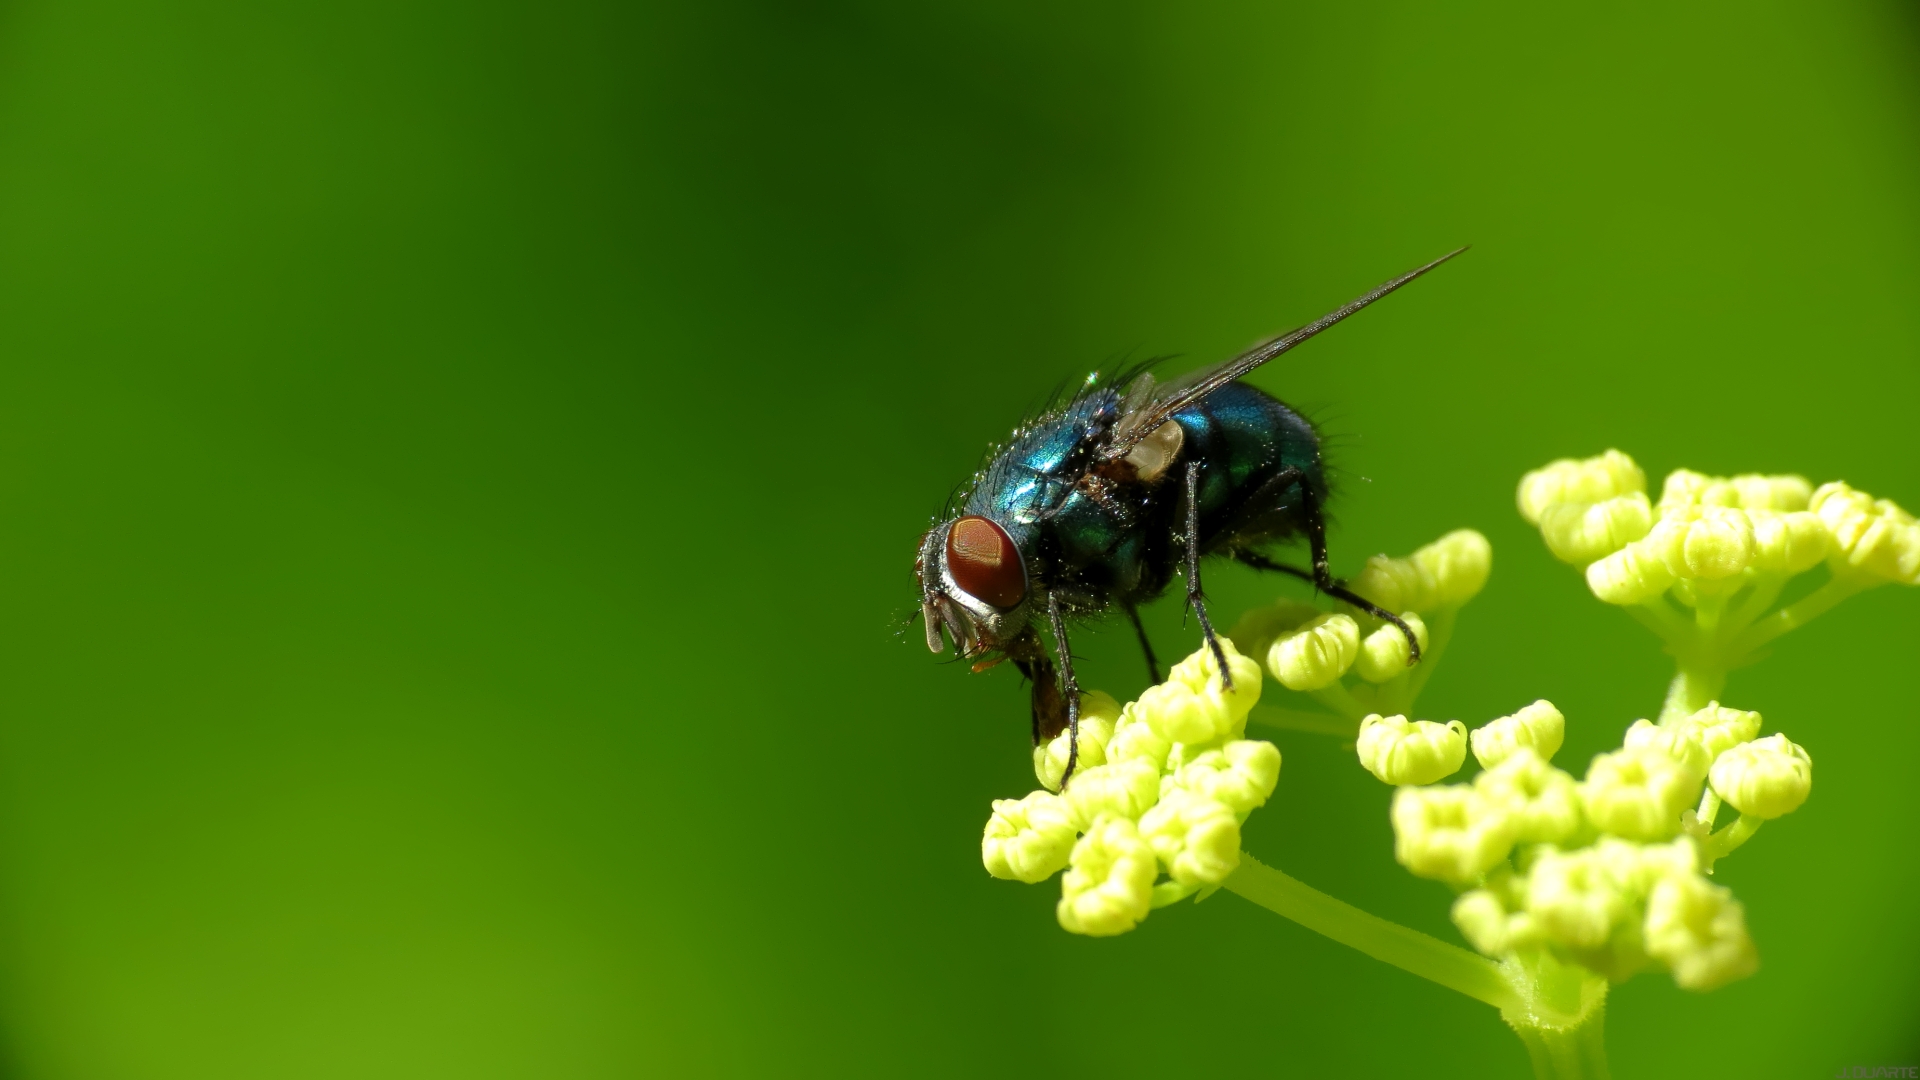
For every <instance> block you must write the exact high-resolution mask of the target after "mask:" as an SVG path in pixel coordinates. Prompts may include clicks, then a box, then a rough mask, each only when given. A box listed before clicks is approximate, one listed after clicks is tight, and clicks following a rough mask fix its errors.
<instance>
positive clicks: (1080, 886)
mask: <svg viewBox="0 0 1920 1080" xmlns="http://www.w3.org/2000/svg"><path fill="white" fill-rule="evenodd" d="M1074 786H1076V787H1077V786H1079V780H1078V779H1077V778H1076V779H1075V781H1074ZM1159 875H1160V866H1159V861H1158V860H1157V859H1155V858H1154V855H1153V848H1152V847H1151V846H1150V845H1149V844H1148V843H1147V841H1146V839H1145V838H1144V837H1142V836H1141V835H1140V831H1139V829H1138V828H1136V827H1135V825H1134V823H1133V821H1132V820H1131V819H1128V818H1124V817H1101V818H1100V819H1098V820H1096V821H1095V822H1094V823H1093V824H1092V826H1091V827H1089V828H1088V829H1087V834H1086V835H1085V836H1083V837H1081V838H1080V842H1079V843H1078V844H1075V845H1074V846H1073V857H1072V860H1071V864H1070V865H1069V866H1068V867H1067V872H1066V874H1065V875H1064V876H1062V877H1061V879H1060V903H1059V906H1057V907H1056V908H1055V909H1054V914H1055V916H1056V917H1057V918H1058V919H1059V920H1060V926H1061V928H1062V929H1065V930H1067V931H1070V932H1072V933H1075V934H1086V935H1088V936H1090V937H1111V936H1113V935H1115V934H1124V933H1126V932H1127V931H1129V930H1131V929H1133V928H1134V927H1135V926H1137V925H1139V923H1140V920H1141V919H1144V918H1146V917H1147V912H1148V911H1149V910H1151V908H1152V905H1153V879H1154V878H1156V877H1158V876H1159Z"/></svg>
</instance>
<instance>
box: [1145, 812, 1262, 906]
mask: <svg viewBox="0 0 1920 1080" xmlns="http://www.w3.org/2000/svg"><path fill="white" fill-rule="evenodd" d="M1140 835H1141V836H1143V837H1145V838H1146V840H1147V843H1149V844H1151V845H1153V853H1154V854H1155V855H1157V856H1159V858H1160V862H1161V864H1162V865H1163V866H1165V867H1166V868H1167V875H1168V876H1169V877H1171V878H1173V880H1175V881H1177V882H1179V883H1180V884H1182V885H1218V884H1220V883H1221V882H1223V881H1225V880H1227V875H1228V874H1231V873H1233V871H1234V870H1235V869H1236V868H1238V867H1239V865H1240V819H1239V818H1238V817H1236V816H1234V812H1233V808H1232V807H1230V806H1228V805H1226V804H1225V803H1222V802H1220V801H1218V800H1216V799H1209V798H1207V797H1206V796H1204V795H1197V794H1195V793H1193V792H1191V791H1186V790H1183V789H1175V790H1173V791H1170V792H1168V793H1167V795H1166V797H1165V798H1163V799H1161V800H1160V801H1159V802H1158V803H1156V804H1155V805H1154V807H1153V809H1151V810H1149V811H1147V812H1146V815H1145V816H1143V817H1142V818H1141V819H1140Z"/></svg>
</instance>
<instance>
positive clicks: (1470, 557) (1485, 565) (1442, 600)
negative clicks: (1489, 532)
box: [1407, 529, 1493, 611]
mask: <svg viewBox="0 0 1920 1080" xmlns="http://www.w3.org/2000/svg"><path fill="white" fill-rule="evenodd" d="M1408 558H1409V559H1410V560H1411V561H1412V562H1413V564H1414V565H1415V566H1417V567H1419V568H1420V570H1421V571H1422V572H1423V574H1424V576H1425V578H1426V579H1427V580H1428V581H1429V582H1431V583H1432V584H1431V589H1432V591H1431V592H1430V593H1429V594H1428V595H1427V596H1426V597H1424V598H1423V599H1424V602H1423V603H1419V604H1409V605H1407V606H1408V607H1410V608H1413V609H1414V610H1416V611H1428V610H1433V611H1438V610H1444V609H1446V608H1455V607H1459V606H1460V605H1462V604H1464V603H1466V602H1467V601H1469V600H1471V599H1473V598H1474V597H1475V596H1478V595H1479V594H1480V590H1481V589H1483V588H1485V587H1486V584H1487V575H1488V574H1489V573H1490V572H1491V571H1492V569H1493V545H1492V544H1489V543H1487V538H1486V537H1484V536H1482V535H1480V534H1479V533H1477V532H1475V531H1474V530H1472V529H1455V530H1454V531H1452V532H1450V533H1448V534H1447V535H1445V536H1443V537H1441V538H1440V539H1438V540H1435V541H1434V542H1433V543H1431V544H1428V545H1426V546H1425V547H1423V548H1420V549H1419V550H1417V551H1415V552H1414V553H1413V554H1412V555H1411V556H1409V557H1408Z"/></svg>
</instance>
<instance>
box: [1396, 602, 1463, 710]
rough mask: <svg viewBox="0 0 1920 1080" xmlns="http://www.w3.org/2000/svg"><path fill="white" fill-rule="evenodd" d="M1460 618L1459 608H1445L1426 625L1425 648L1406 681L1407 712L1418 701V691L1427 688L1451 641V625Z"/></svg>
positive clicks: (1435, 613)
mask: <svg viewBox="0 0 1920 1080" xmlns="http://www.w3.org/2000/svg"><path fill="white" fill-rule="evenodd" d="M1459 616H1460V609H1459V608H1447V609H1446V610H1444V611H1436V612H1434V613H1433V621H1431V622H1429V623H1427V647H1426V648H1425V649H1422V650H1421V654H1420V663H1419V664H1417V665H1415V666H1414V669H1413V672H1412V673H1411V674H1410V675H1409V676H1408V679H1407V698H1406V705H1407V708H1408V709H1409V710H1411V709H1412V708H1413V703H1414V702H1415V701H1416V700H1418V699H1419V697H1420V691H1422V690H1425V689H1426V688H1427V680H1428V679H1431V678H1432V677H1433V669H1434V668H1436V667H1438V666H1439V664H1440V658H1441V657H1442V656H1444V655H1446V652H1447V643H1448V642H1450V641H1452V640H1453V624H1454V622H1455V621H1456V620H1457V619H1458V618H1459Z"/></svg>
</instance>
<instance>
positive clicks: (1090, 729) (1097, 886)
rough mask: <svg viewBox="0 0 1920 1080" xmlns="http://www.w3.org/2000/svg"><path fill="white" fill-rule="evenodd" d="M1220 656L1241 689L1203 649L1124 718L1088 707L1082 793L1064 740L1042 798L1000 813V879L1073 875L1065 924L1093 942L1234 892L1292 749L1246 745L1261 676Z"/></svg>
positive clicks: (989, 849) (1039, 755)
mask: <svg viewBox="0 0 1920 1080" xmlns="http://www.w3.org/2000/svg"><path fill="white" fill-rule="evenodd" d="M1221 646H1222V648H1223V650H1224V651H1225V653H1226V657H1227V666H1228V669H1229V670H1230V672H1231V673H1232V676H1233V689H1232V690H1224V689H1222V687H1221V679H1220V669H1219V667H1218V665H1217V664H1216V662H1215V661H1214V658H1213V654H1212V652H1211V651H1210V650H1208V649H1206V648H1202V649H1201V650H1200V651H1198V652H1196V653H1194V654H1193V655H1192V656H1189V657H1187V658H1186V659H1185V660H1182V661H1181V662H1180V663H1178V664H1176V665H1174V668H1173V670H1172V672H1171V673H1170V674H1169V677H1168V679H1167V681H1166V682H1164V683H1161V684H1159V685H1157V686H1152V687H1148V688H1147V690H1146V692H1144V693H1142V694H1141V695H1140V698H1139V700H1137V701H1133V702H1130V703H1128V704H1127V705H1126V706H1125V707H1124V708H1122V707H1121V706H1120V705H1119V704H1118V703H1117V702H1115V701H1114V699H1113V698H1111V697H1109V696H1108V695H1106V694H1101V693H1093V694H1088V695H1085V696H1084V697H1083V698H1082V699H1081V718H1080V767H1079V769H1078V770H1077V771H1076V772H1075V773H1074V776H1073V780H1072V782H1071V783H1069V784H1068V785H1067V787H1066V790H1065V791H1060V790H1059V788H1060V778H1061V774H1062V773H1063V772H1064V771H1065V767H1066V758H1067V751H1068V745H1067V736H1066V735H1065V734H1062V735H1061V736H1060V737H1059V738H1057V739H1055V740H1053V741H1052V742H1051V743H1048V744H1047V745H1044V746H1040V747H1037V748H1036V749H1035V751H1034V772H1035V775H1036V776H1037V777H1038V778H1039V780H1040V783H1041V784H1042V785H1043V788H1042V790H1039V791H1035V792H1033V793H1032V794H1030V795H1028V796H1027V797H1026V798H1024V799H1002V800H998V801H996V802H995V803H994V804H993V816H992V818H991V819H989V820H988V822H987V827H986V832H985V835H984V836H983V837H982V840H981V857H982V861H983V862H984V863H985V864H986V868H987V872H988V873H989V874H992V875H993V876H994V877H997V878H1006V879H1009V880H1013V881H1024V882H1028V883H1033V882H1039V881H1044V880H1046V879H1047V878H1049V877H1051V876H1052V875H1053V874H1054V873H1055V872H1057V871H1060V870H1062V869H1064V870H1065V871H1066V873H1065V875H1064V876H1063V877H1062V878H1061V897H1060V903H1059V905H1058V908H1057V915H1058V917H1059V920H1060V925H1061V926H1062V927H1065V928H1066V929H1067V930H1070V931H1072V932H1074V933H1076V934H1088V935H1093V936H1110V935H1113V934H1121V933H1125V932H1126V931H1128V930H1131V929H1133V928H1134V926H1136V925H1138V924H1139V922H1140V920H1142V919H1144V918H1146V917H1147V913H1148V912H1149V911H1151V910H1152V909H1153V908H1155V907H1160V906H1164V905H1165V904H1168V903H1172V902H1174V901H1176V900H1180V899H1183V898H1184V897H1186V896H1190V895H1192V894H1193V893H1194V892H1197V891H1198V890H1200V889H1202V888H1206V887H1211V886H1217V885H1219V884H1220V883H1221V882H1223V881H1225V880H1226V879H1227V875H1229V874H1231V873H1233V871H1234V870H1235V869H1236V868H1237V867H1238V866H1239V865H1240V826H1241V825H1242V824H1243V823H1244V822H1245V821H1246V819H1247V815H1249V814H1251V813H1252V812H1253V811H1254V810H1255V809H1257V808H1258V807H1260V806H1261V805H1263V804H1265V803H1266V801H1267V798H1268V797H1269V796H1271V795H1272V794H1273V789H1274V785H1275V784H1277V783H1278V782H1279V779H1280V751H1279V749H1278V748H1276V747H1275V746H1274V745H1273V744H1272V743H1268V742H1260V741H1257V740H1249V739H1245V738H1242V735H1243V734H1244V733H1245V731H1246V723H1247V713H1248V711H1249V710H1251V709H1252V708H1253V706H1254V703H1255V702H1257V701H1258V700H1259V699H1260V666H1259V665H1258V664H1256V663H1254V662H1253V661H1252V660H1249V659H1247V658H1246V657H1244V656H1241V655H1240V654H1239V652H1238V651H1237V650H1235V649H1234V647H1233V645H1232V643H1231V642H1227V641H1222V642H1221ZM1162 875H1164V876H1165V878H1166V880H1164V881H1161V880H1160V878H1161V877H1162Z"/></svg>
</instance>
